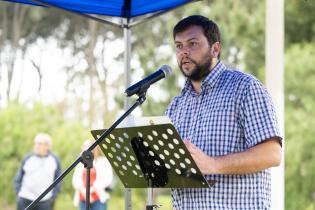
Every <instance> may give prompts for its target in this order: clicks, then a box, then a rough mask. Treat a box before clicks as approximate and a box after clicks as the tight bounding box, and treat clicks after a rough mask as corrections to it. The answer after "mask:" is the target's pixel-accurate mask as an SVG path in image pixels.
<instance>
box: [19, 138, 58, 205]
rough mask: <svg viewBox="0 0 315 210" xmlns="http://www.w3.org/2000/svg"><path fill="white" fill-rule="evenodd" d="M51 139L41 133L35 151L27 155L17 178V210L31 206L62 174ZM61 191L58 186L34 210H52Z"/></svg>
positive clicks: (35, 139) (36, 139)
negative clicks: (52, 150)
mask: <svg viewBox="0 0 315 210" xmlns="http://www.w3.org/2000/svg"><path fill="white" fill-rule="evenodd" d="M51 145H52V140H51V137H50V136H49V135H48V134H46V133H39V134H37V135H36V136H35V138H34V146H33V151H32V152H31V153H29V154H27V155H26V156H25V157H24V158H23V160H22V162H21V166H20V168H19V169H18V171H17V173H16V176H15V190H16V195H17V210H23V209H25V208H26V207H27V206H29V205H30V204H31V202H33V201H34V200H35V199H36V198H37V197H38V196H39V195H40V194H41V193H42V192H44V190H45V189H46V188H47V187H48V186H49V185H51V184H52V183H53V181H54V180H55V179H56V178H57V177H58V176H59V175H60V174H61V166H60V160H59V158H58V157H57V156H56V155H55V154H53V153H52V152H51V151H50V149H51ZM59 191H60V184H58V185H57V186H56V187H55V188H54V189H53V190H52V191H50V192H49V193H48V194H47V195H46V196H45V197H44V198H43V199H42V200H41V201H40V202H39V203H38V204H37V205H36V206H35V207H34V210H51V209H53V204H54V201H55V199H56V197H57V195H58V193H59Z"/></svg>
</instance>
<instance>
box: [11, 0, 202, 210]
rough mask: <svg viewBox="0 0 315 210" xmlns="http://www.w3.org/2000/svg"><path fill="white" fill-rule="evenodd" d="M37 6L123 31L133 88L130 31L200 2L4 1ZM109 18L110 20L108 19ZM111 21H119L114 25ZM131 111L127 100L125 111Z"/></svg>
mask: <svg viewBox="0 0 315 210" xmlns="http://www.w3.org/2000/svg"><path fill="white" fill-rule="evenodd" d="M5 1H9V2H15V3H23V4H29V5H35V6H43V7H48V8H49V7H51V8H57V9H60V10H64V11H67V12H71V13H75V14H77V15H80V16H84V17H87V18H90V19H93V20H96V21H99V22H102V23H105V24H110V25H113V26H116V27H120V28H123V30H124V39H125V54H124V60H125V61H124V64H125V75H126V82H125V86H126V87H129V86H130V52H131V43H130V28H131V27H134V26H136V25H138V24H141V23H143V22H145V21H147V20H149V19H151V18H153V17H156V16H159V15H161V14H163V13H166V12H168V11H170V10H172V9H174V8H176V7H179V6H182V5H185V4H188V3H191V2H195V1H200V0H5ZM106 16H107V18H106ZM108 17H118V18H120V21H119V22H114V21H113V20H112V19H108ZM128 107H129V104H128V100H127V99H126V100H125V109H127V108H128ZM148 193H149V194H148V198H149V201H148V203H149V204H150V203H152V200H150V197H152V195H150V194H152V191H149V192H148ZM125 209H127V210H130V209H131V191H130V189H127V191H126V200H125Z"/></svg>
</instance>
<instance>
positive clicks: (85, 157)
mask: <svg viewBox="0 0 315 210" xmlns="http://www.w3.org/2000/svg"><path fill="white" fill-rule="evenodd" d="M81 156H82V163H83V165H84V167H85V168H86V188H85V209H86V210H90V180H91V168H93V160H94V155H93V153H92V152H91V151H89V150H86V151H84V152H83V153H82V155H81Z"/></svg>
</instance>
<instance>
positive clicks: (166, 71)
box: [160, 65, 172, 77]
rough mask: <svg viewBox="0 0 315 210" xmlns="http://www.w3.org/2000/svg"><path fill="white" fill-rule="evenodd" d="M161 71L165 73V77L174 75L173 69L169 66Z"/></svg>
mask: <svg viewBox="0 0 315 210" xmlns="http://www.w3.org/2000/svg"><path fill="white" fill-rule="evenodd" d="M160 69H161V70H162V71H163V72H164V74H165V77H168V76H170V75H171V74H172V68H171V67H170V66H169V65H163V66H162V67H161V68H160Z"/></svg>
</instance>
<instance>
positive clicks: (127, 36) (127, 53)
mask: <svg viewBox="0 0 315 210" xmlns="http://www.w3.org/2000/svg"><path fill="white" fill-rule="evenodd" d="M124 21H125V23H124V25H125V27H124V39H125V53H124V65H125V87H126V89H127V88H128V87H129V86H130V84H131V78H130V75H131V72H130V60H131V42H130V34H131V32H130V28H129V27H128V24H129V18H127V19H124ZM126 26H127V27H126ZM129 106H130V99H129V97H125V101H124V109H125V110H128V108H129ZM125 210H131V189H130V188H126V189H125Z"/></svg>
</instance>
